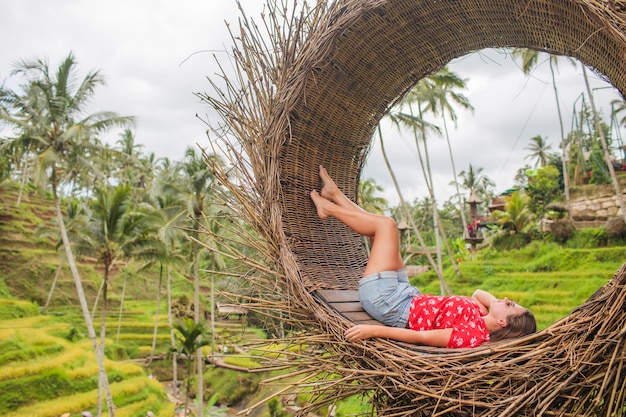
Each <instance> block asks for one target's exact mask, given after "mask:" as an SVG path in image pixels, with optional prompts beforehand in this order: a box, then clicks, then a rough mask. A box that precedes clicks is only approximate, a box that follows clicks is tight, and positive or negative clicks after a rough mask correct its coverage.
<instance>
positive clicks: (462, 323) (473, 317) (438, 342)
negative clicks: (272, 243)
mask: <svg viewBox="0 0 626 417" xmlns="http://www.w3.org/2000/svg"><path fill="white" fill-rule="evenodd" d="M319 175H320V178H321V179H322V182H323V187H322V190H321V192H319V193H318V192H317V191H316V190H313V191H311V193H310V195H311V199H312V200H313V203H314V204H315V208H316V210H317V215H318V217H319V218H320V219H325V218H328V217H334V218H336V219H337V220H339V221H341V222H342V223H344V224H345V225H346V226H348V227H350V228H351V229H352V230H354V231H355V232H357V233H359V234H361V235H363V236H367V237H369V238H370V243H371V251H370V256H369V259H368V261H367V265H366V267H365V271H364V273H363V278H361V279H360V280H359V298H360V300H361V304H362V306H363V309H364V310H365V311H367V312H368V313H369V314H370V315H371V316H372V317H373V318H374V319H376V320H378V321H379V322H381V323H382V324H384V325H385V326H379V325H365V324H359V325H356V326H353V327H351V328H349V329H348V330H346V332H345V336H346V339H347V340H349V341H358V340H363V339H368V338H372V337H381V338H388V339H393V340H397V341H400V342H407V343H413V344H419V345H427V346H439V347H451V348H452V347H455V348H459V347H476V346H479V345H480V344H481V343H483V342H488V341H489V340H492V341H495V340H501V339H508V338H515V337H520V336H524V335H527V334H530V333H533V332H535V331H536V329H537V325H536V322H535V317H534V316H533V314H532V313H531V312H530V310H528V309H526V308H524V307H522V306H520V305H518V304H516V303H514V302H512V301H510V300H509V299H508V298H503V299H497V298H496V297H494V296H493V295H491V294H490V293H488V292H486V291H482V290H476V291H475V292H474V294H473V295H472V297H471V298H470V297H462V296H461V297H460V296H449V297H440V296H433V295H425V294H421V293H420V291H419V289H418V288H416V287H413V286H411V285H410V284H409V280H408V277H407V273H406V269H405V266H404V263H403V261H402V258H401V256H400V251H399V239H398V228H397V226H396V223H395V221H394V220H393V219H392V218H390V217H387V216H382V215H378V214H373V213H368V212H366V211H365V210H363V209H362V208H360V207H359V206H357V205H356V204H355V203H354V202H352V200H350V199H349V198H348V197H346V196H345V195H344V194H343V193H342V192H341V191H340V190H339V188H338V187H337V185H336V184H335V182H334V181H333V180H332V178H331V177H330V176H329V175H328V172H327V171H326V169H325V168H324V167H322V166H320V169H319Z"/></svg>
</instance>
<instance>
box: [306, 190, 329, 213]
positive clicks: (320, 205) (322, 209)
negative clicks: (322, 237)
mask: <svg viewBox="0 0 626 417" xmlns="http://www.w3.org/2000/svg"><path fill="white" fill-rule="evenodd" d="M310 196H311V200H313V204H315V208H316V210H317V217H319V218H320V219H322V220H324V219H325V218H327V217H328V212H327V210H326V207H327V206H328V204H334V203H333V202H331V201H328V200H327V199H326V198H324V197H322V196H321V195H319V193H318V192H317V191H316V190H313V191H311V193H310Z"/></svg>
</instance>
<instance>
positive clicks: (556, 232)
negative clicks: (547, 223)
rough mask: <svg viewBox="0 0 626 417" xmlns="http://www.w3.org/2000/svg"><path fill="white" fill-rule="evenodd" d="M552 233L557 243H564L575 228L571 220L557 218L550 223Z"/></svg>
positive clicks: (572, 234) (574, 231)
mask: <svg viewBox="0 0 626 417" xmlns="http://www.w3.org/2000/svg"><path fill="white" fill-rule="evenodd" d="M551 230H552V235H553V236H554V240H555V241H556V242H558V243H565V242H567V241H568V240H569V239H571V237H572V236H574V233H576V228H575V227H574V223H573V222H572V221H571V220H559V221H556V222H554V223H552V227H551Z"/></svg>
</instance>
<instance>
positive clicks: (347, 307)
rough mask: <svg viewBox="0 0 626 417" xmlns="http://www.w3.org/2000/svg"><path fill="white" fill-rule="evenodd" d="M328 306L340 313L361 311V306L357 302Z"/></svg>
mask: <svg viewBox="0 0 626 417" xmlns="http://www.w3.org/2000/svg"><path fill="white" fill-rule="evenodd" d="M329 305H330V306H332V307H333V308H334V309H335V310H337V311H338V312H340V313H347V312H351V311H363V306H361V303H360V302H359V301H351V302H348V303H329Z"/></svg>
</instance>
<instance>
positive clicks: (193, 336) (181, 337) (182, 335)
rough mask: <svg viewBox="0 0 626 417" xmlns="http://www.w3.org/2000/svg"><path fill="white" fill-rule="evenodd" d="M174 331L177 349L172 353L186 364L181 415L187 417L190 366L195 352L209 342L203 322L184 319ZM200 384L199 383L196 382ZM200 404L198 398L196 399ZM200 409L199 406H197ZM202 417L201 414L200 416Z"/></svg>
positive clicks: (177, 324) (175, 325)
mask: <svg viewBox="0 0 626 417" xmlns="http://www.w3.org/2000/svg"><path fill="white" fill-rule="evenodd" d="M174 329H175V330H176V331H177V332H178V335H177V336H178V337H177V342H178V343H177V347H176V349H174V351H175V352H176V353H177V354H178V355H181V357H183V358H184V359H185V361H186V362H187V384H186V393H185V409H184V410H185V411H184V413H183V415H184V416H187V409H188V407H187V404H188V402H189V392H190V391H191V374H192V365H193V358H194V356H196V360H197V359H198V357H197V355H194V354H195V353H196V352H198V351H200V350H202V348H203V347H204V346H206V345H208V344H209V340H208V339H207V338H206V327H205V325H204V322H195V321H194V320H192V319H185V320H183V322H182V323H176V324H174ZM198 384H200V381H198ZM200 389H201V387H198V391H200ZM198 401H199V403H200V401H201V400H200V398H199V399H198ZM199 407H200V408H201V407H202V406H201V405H200V406H199ZM200 415H203V414H200Z"/></svg>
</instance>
